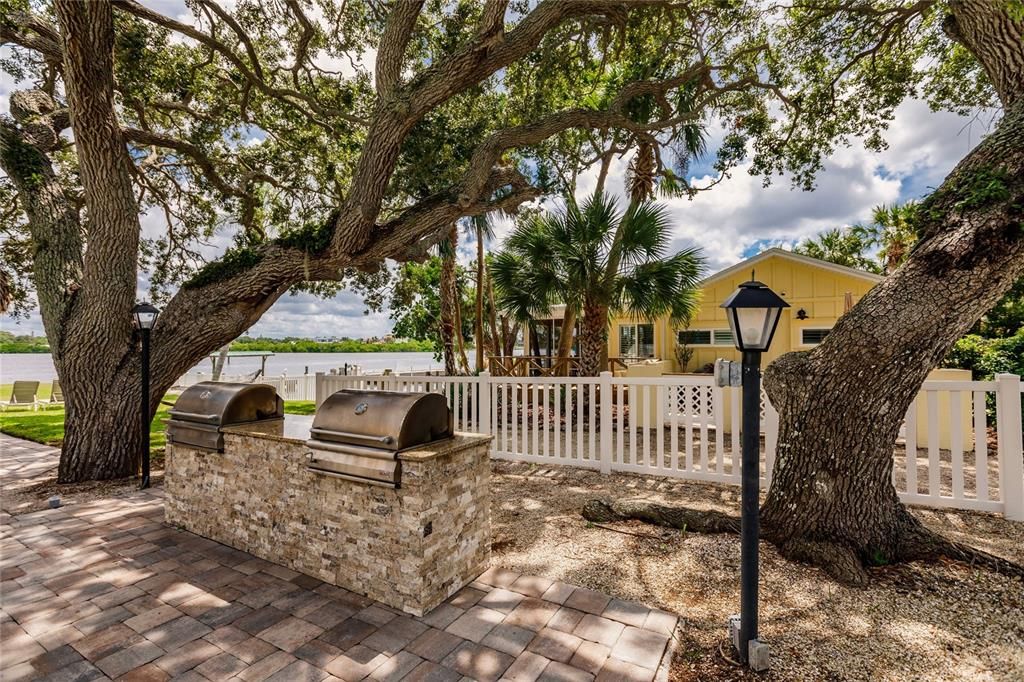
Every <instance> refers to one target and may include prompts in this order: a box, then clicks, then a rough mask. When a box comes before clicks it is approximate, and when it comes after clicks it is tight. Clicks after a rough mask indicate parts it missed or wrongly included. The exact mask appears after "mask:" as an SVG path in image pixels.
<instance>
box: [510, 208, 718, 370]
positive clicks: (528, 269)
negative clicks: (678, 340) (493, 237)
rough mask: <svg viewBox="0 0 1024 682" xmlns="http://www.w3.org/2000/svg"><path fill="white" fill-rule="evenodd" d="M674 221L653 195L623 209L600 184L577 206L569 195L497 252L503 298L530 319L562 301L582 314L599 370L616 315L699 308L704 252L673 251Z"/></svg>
mask: <svg viewBox="0 0 1024 682" xmlns="http://www.w3.org/2000/svg"><path fill="white" fill-rule="evenodd" d="M669 227H670V226H669V219H668V213H667V211H666V209H665V207H664V206H662V205H659V204H656V203H654V202H651V201H646V200H644V201H640V202H634V203H631V204H630V206H629V208H628V209H627V210H626V211H625V212H624V213H623V212H620V211H619V209H618V205H617V202H616V201H615V200H614V199H612V198H610V197H608V196H607V195H605V194H604V193H603V192H600V191H599V192H596V193H595V194H594V195H593V196H591V197H589V198H588V199H587V200H586V201H584V202H583V203H582V204H579V205H578V204H576V202H575V201H573V199H572V198H571V197H570V198H567V199H566V205H565V209H564V210H562V211H559V212H555V213H547V214H543V215H540V216H537V217H535V218H533V219H532V220H530V221H529V222H526V223H524V224H523V225H520V226H519V227H518V228H517V229H516V230H515V231H514V232H513V233H512V234H511V235H510V236H509V238H508V240H507V241H506V243H505V248H504V249H503V251H502V252H501V253H499V254H497V255H496V256H495V258H494V262H493V264H492V266H491V275H492V278H493V279H494V283H495V286H496V288H497V290H498V305H499V306H501V307H503V308H504V309H505V310H508V311H510V312H511V314H513V316H515V317H517V318H518V319H524V318H525V317H529V316H532V315H535V314H537V313H539V312H543V311H546V310H547V309H549V308H550V306H551V305H553V304H555V303H564V304H565V308H566V318H570V316H571V317H573V318H581V320H582V322H581V327H580V335H579V344H580V362H581V372H582V373H583V374H584V375H586V376H596V375H597V374H598V373H599V372H600V371H601V370H602V369H603V368H604V367H603V365H602V354H603V349H604V345H605V342H606V341H607V338H608V325H609V319H610V316H611V315H612V314H625V315H629V316H632V317H636V318H638V319H648V320H653V319H656V318H659V317H662V316H664V315H669V316H671V318H672V319H673V321H677V322H678V321H684V320H687V319H688V318H689V317H690V315H692V313H693V312H694V310H695V309H696V305H697V283H698V281H699V280H700V276H701V272H702V270H703V262H704V259H703V258H702V257H701V255H700V251H699V249H685V250H683V251H680V252H679V253H676V254H674V255H668V254H667V250H668V246H669V243H670V241H671V232H670V229H669ZM565 331H566V330H565V328H564V327H563V338H564V336H565ZM569 332H570V333H571V327H570V328H569Z"/></svg>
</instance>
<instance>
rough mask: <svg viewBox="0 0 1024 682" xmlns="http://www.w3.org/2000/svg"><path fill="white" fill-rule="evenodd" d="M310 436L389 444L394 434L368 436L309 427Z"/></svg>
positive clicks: (392, 440)
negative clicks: (326, 436)
mask: <svg viewBox="0 0 1024 682" xmlns="http://www.w3.org/2000/svg"><path fill="white" fill-rule="evenodd" d="M309 433H310V435H312V436H314V437H315V436H322V435H328V436H334V437H336V438H344V439H346V440H361V441H366V442H369V443H379V444H380V445H391V444H392V443H394V442H395V438H394V436H368V435H366V434H365V433H350V432H348V431H335V430H333V429H324V428H316V427H314V428H311V429H310V430H309Z"/></svg>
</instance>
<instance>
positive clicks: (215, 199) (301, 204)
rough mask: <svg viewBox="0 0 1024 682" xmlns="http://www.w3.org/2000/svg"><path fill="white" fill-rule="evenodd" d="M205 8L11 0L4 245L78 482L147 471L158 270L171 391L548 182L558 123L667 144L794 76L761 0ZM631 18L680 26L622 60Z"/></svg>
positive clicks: (299, 2)
mask: <svg viewBox="0 0 1024 682" xmlns="http://www.w3.org/2000/svg"><path fill="white" fill-rule="evenodd" d="M190 7H191V9H192V10H193V15H194V16H193V17H192V18H191V19H190V20H188V21H183V20H180V19H178V18H175V17H171V16H166V15H163V14H160V13H159V12H157V11H155V10H153V9H150V8H149V7H146V6H144V5H142V4H139V3H138V2H136V1H135V0H113V1H110V2H106V1H103V0H96V1H94V2H88V3H82V2H75V1H73V0H53V2H52V3H51V2H32V3H30V2H28V0H5V2H4V5H3V12H2V15H0V19H2V20H0V39H2V41H3V43H4V44H5V45H8V46H10V48H11V50H12V52H13V56H12V57H10V58H8V59H5V60H4V62H3V66H4V68H5V69H6V70H7V71H8V72H9V73H11V74H13V75H14V77H15V78H16V79H17V81H18V83H19V88H20V89H19V91H18V92H16V93H15V94H14V95H12V97H11V115H10V117H4V118H3V119H2V123H0V165H2V168H3V170H4V172H5V173H6V178H5V180H4V184H3V186H4V193H5V196H12V197H14V198H15V201H13V202H11V203H10V204H8V205H6V206H5V213H4V214H3V215H4V221H3V230H4V233H5V248H6V247H7V246H8V245H13V246H19V245H20V247H21V248H20V251H19V254H20V257H21V259H22V260H21V261H20V262H22V263H23V264H24V267H21V268H19V269H18V270H16V271H15V273H14V274H15V275H19V276H20V277H18V278H17V283H19V284H20V285H22V286H23V287H24V286H25V285H29V286H31V287H32V288H33V289H34V293H35V298H36V301H37V303H38V307H39V310H40V313H41V316H42V319H43V324H44V327H45V329H46V333H47V337H48V338H49V340H50V345H51V348H52V352H53V359H54V363H55V365H56V367H57V372H58V375H59V376H60V378H61V379H62V381H63V385H64V387H65V397H66V404H67V413H66V423H65V439H64V446H63V450H62V457H61V464H60V468H59V475H58V479H59V480H60V481H76V480H83V479H89V478H110V477H120V476H126V475H130V474H132V473H134V472H135V470H136V465H137V463H136V457H137V452H138V445H139V441H138V438H139V436H138V434H137V431H138V429H137V428H136V424H135V422H136V412H137V408H136V405H137V404H138V400H139V395H138V392H139V369H138V367H139V362H138V350H137V347H136V343H135V340H134V338H133V332H132V329H131V325H130V315H129V311H130V309H131V307H132V305H133V304H134V303H135V301H136V290H137V286H138V281H139V279H140V276H141V278H142V279H143V281H145V280H148V281H149V284H150V291H151V293H152V294H153V295H154V296H156V297H158V298H161V299H162V303H163V308H164V312H163V314H162V315H161V316H160V319H159V321H158V323H157V326H156V328H155V329H154V331H153V350H152V355H153V372H152V373H153V376H152V383H151V386H152V391H151V394H150V395H149V396H148V399H149V401H150V403H151V404H153V405H155V404H156V402H157V401H158V400H159V399H160V397H161V396H162V395H163V394H164V392H165V391H166V390H167V389H168V388H169V387H170V386H171V385H172V384H173V383H174V381H175V380H176V379H177V378H178V377H179V376H180V375H181V374H182V373H183V372H185V371H187V370H188V369H189V368H190V367H191V366H193V365H194V364H195V363H196V362H197V361H198V360H199V359H201V358H203V357H205V356H206V355H208V354H209V353H211V352H213V351H215V350H216V349H217V348H220V347H222V346H223V345H224V344H225V343H227V342H229V341H230V340H231V339H233V338H235V337H237V336H238V335H240V334H241V333H243V332H244V331H245V330H246V329H247V328H248V327H249V326H251V325H252V324H253V323H255V322H256V321H257V320H258V319H259V318H260V316H261V315H262V314H263V313H264V312H265V311H266V310H267V309H268V308H269V307H270V306H271V305H272V304H273V303H274V301H276V300H277V299H278V298H279V297H280V296H281V295H283V294H284V293H285V292H287V291H290V290H295V288H296V287H305V288H307V289H312V290H314V291H320V292H323V291H329V290H330V285H329V284H326V285H325V284H324V283H330V282H338V281H342V280H346V278H351V277H354V276H356V275H358V273H362V272H375V271H378V270H379V269H380V268H381V264H382V263H383V262H385V261H386V260H387V259H393V260H408V259H418V258H422V257H423V256H424V255H425V254H426V253H427V252H428V250H429V248H430V247H432V246H433V245H434V244H436V243H437V242H438V241H439V240H440V239H441V238H443V236H444V234H445V232H446V231H447V229H448V226H450V225H451V224H452V223H453V221H456V220H458V219H460V218H463V217H468V216H476V215H481V214H483V213H487V212H492V211H496V210H506V211H513V210H515V208H516V207H517V206H519V205H521V204H522V203H523V202H526V201H529V200H531V199H533V198H535V197H537V196H538V195H539V194H540V193H541V187H543V186H544V182H543V180H544V178H543V177H541V175H542V166H543V165H542V164H538V163H537V162H536V161H535V159H536V157H537V156H538V154H539V153H540V151H542V149H541V148H542V147H543V145H544V144H545V141H547V140H549V139H551V138H553V137H554V136H559V135H563V134H569V133H570V131H580V132H581V134H582V133H585V132H586V131H595V130H596V131H606V130H622V131H627V132H628V133H629V134H631V135H633V136H637V137H643V138H644V139H647V140H648V141H649V142H651V143H652V144H653V143H655V142H656V141H657V136H658V135H662V134H665V135H671V134H672V131H674V130H675V129H676V127H678V126H680V125H685V124H687V123H691V122H693V121H694V120H695V119H696V118H697V117H698V116H699V115H702V114H703V113H708V112H711V111H713V110H714V111H716V112H719V113H720V114H721V115H723V116H726V117H727V118H728V119H729V120H730V121H731V123H729V125H728V126H727V127H728V128H729V129H730V130H733V129H736V130H739V128H740V122H746V123H743V125H745V126H748V127H749V122H751V121H761V122H765V121H767V120H768V107H769V100H770V99H772V98H777V94H778V90H777V88H776V86H774V85H773V84H772V83H770V82H769V81H768V79H767V77H766V76H767V75H768V72H767V71H766V70H764V69H761V68H760V67H761V66H763V61H764V60H763V55H764V54H765V52H766V50H767V49H768V46H767V45H766V43H765V42H764V40H763V33H764V27H763V25H762V23H761V22H762V19H761V16H760V14H759V12H758V11H757V8H755V7H752V6H748V5H745V4H742V3H738V4H736V5H734V6H733V5H730V4H729V3H725V4H722V3H710V4H707V5H706V6H705V5H702V4H692V5H690V4H683V3H671V2H664V1H655V0H637V1H635V2H629V3H623V2H621V1H618V2H616V1H611V0H582V1H573V2H567V1H554V0H548V1H546V2H540V3H533V2H525V1H522V2H518V1H517V2H508V0H504V1H503V0H487V1H485V2H458V3H436V2H431V3H425V2H423V1H416V0H404V1H402V2H391V3H383V2H378V1H376V0H366V1H364V2H352V1H348V2H319V3H317V4H316V5H313V4H311V3H307V2H304V1H303V0H286V1H285V2H270V1H269V0H268V1H263V0H242V1H240V2H239V3H237V4H236V5H235V7H234V8H233V9H230V10H229V9H226V8H225V7H224V6H222V5H221V4H219V3H217V2H214V1H213V0H196V2H194V3H191V4H190ZM633 36H640V38H637V39H643V40H646V41H647V42H648V43H649V44H650V45H660V46H661V47H662V48H664V49H663V51H662V52H657V51H654V50H652V51H650V54H651V57H652V59H651V64H650V68H648V69H646V70H635V71H632V72H629V73H621V72H620V70H619V69H618V65H619V63H620V61H621V59H620V58H621V55H622V53H621V52H620V48H621V47H622V46H623V45H624V44H625V42H624V41H627V40H632V39H633V38H632V37H633ZM572 55H576V57H578V58H579V60H580V63H585V64H586V65H587V66H588V70H587V73H578V74H577V75H578V76H580V80H581V81H582V84H581V85H579V86H574V88H573V89H571V90H566V91H565V95H566V96H565V97H564V98H561V99H557V100H555V99H550V98H544V97H541V98H539V99H537V100H536V101H534V100H532V99H531V94H530V93H531V88H533V87H534V86H532V85H531V81H530V79H529V77H528V73H529V71H530V70H531V69H534V70H535V69H536V68H537V65H538V64H545V65H547V64H554V65H559V64H561V65H562V66H563V68H564V69H566V70H567V69H568V68H570V67H571V66H572V65H573V64H572V63H570V62H569V61H567V60H570V57H571V56H572ZM545 68H547V66H545ZM762 76H765V77H764V78H763V77H762ZM580 88H583V89H584V90H585V91H586V93H585V94H586V95H587V96H586V97H583V96H580V92H579V90H580ZM684 90H685V93H686V100H687V102H689V105H688V107H687V108H686V109H685V110H683V109H681V108H680V100H681V93H682V92H683V91H684ZM638 102H649V103H652V104H649V105H648V106H646V107H644V109H646V110H647V111H648V112H649V114H648V115H646V116H644V115H638V114H637V107H636V106H635V105H636V104H637V103H638ZM694 112H698V113H694ZM745 130H746V129H744V131H745ZM748 133H749V134H751V135H753V134H756V133H757V129H756V126H755V127H754V128H752V130H751V131H746V132H743V133H742V134H748ZM531 159H533V160H532V161H531ZM143 225H145V229H143ZM225 236H229V238H230V240H231V245H230V248H228V249H227V250H226V251H225V250H223V247H221V249H220V251H219V252H218V249H216V248H215V247H214V245H213V244H211V243H210V242H211V241H212V240H214V239H218V240H219V241H220V243H221V244H223V242H224V237H225Z"/></svg>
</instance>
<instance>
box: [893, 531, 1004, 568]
mask: <svg viewBox="0 0 1024 682" xmlns="http://www.w3.org/2000/svg"><path fill="white" fill-rule="evenodd" d="M898 558H899V560H900V561H929V560H935V559H940V558H946V559H952V560H954V561H961V562H963V563H965V564H970V565H971V566H972V567H973V566H981V567H982V568H987V569H988V570H990V571H992V572H993V573H999V574H1002V575H1008V576H1014V577H1017V578H1024V565H1021V564H1019V563H1017V562H1015V561H1011V560H1009V559H1005V558H1003V557H1001V556H996V555H995V554H989V553H988V552H986V551H985V550H982V549H978V548H976V547H971V546H970V545H965V544H963V543H960V542H955V541H953V540H949V539H948V538H944V537H942V536H941V535H939V534H938V533H934V532H932V531H930V530H928V529H927V528H924V527H921V528H918V529H916V530H915V532H913V533H910V534H908V535H907V536H906V537H904V538H902V542H901V547H900V556H899V557H898Z"/></svg>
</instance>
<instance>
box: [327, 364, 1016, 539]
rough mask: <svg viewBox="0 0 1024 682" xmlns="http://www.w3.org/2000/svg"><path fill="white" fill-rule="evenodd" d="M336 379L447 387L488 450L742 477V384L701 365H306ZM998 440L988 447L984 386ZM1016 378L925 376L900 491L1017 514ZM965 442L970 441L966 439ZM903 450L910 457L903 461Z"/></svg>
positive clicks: (462, 423)
mask: <svg viewBox="0 0 1024 682" xmlns="http://www.w3.org/2000/svg"><path fill="white" fill-rule="evenodd" d="M343 388H365V389H383V390H395V391H416V392H420V391H432V392H436V393H441V394H443V395H445V396H446V397H447V399H448V403H449V405H450V406H451V408H452V411H453V414H454V418H455V428H456V429H457V430H460V431H476V432H480V433H488V434H491V435H492V436H494V441H493V444H492V449H491V456H492V457H494V458H496V459H507V460H513V461H518V462H531V463H535V464H551V465H567V466H577V467H586V468H591V469H596V470H599V471H601V472H603V473H610V472H612V471H625V472H632V473H640V474H653V475H657V476H672V477H676V478H685V479H692V480H698V481H712V482H719V483H732V484H738V483H739V480H740V430H739V428H738V427H737V428H733V425H739V424H740V423H741V421H742V420H741V412H740V390H739V389H733V388H720V387H718V386H715V385H714V382H713V379H712V378H711V377H710V376H708V377H703V376H693V375H690V376H663V377H633V378H626V377H613V376H612V375H611V374H610V373H608V372H605V373H603V374H602V375H601V376H600V377H504V376H495V377H492V376H490V375H488V374H487V373H486V372H484V373H482V374H480V375H479V376H396V375H372V376H371V375H363V376H343V375H327V374H318V375H316V391H315V399H316V403H317V405H319V404H320V403H321V402H323V400H324V399H325V398H326V397H327V396H328V395H330V394H331V393H334V392H335V391H337V390H340V389H343ZM989 394H994V396H995V405H996V414H997V421H998V427H997V429H998V431H997V432H998V447H997V450H996V453H995V455H994V456H992V455H991V454H990V453H989V451H988V435H989V434H988V428H987V427H988V421H987V415H986V397H987V396H988V395H989ZM1020 404H1021V385H1020V378H1019V377H1016V376H1014V375H999V376H998V377H997V378H996V380H995V381H987V382H986V381H929V382H925V384H924V386H923V388H922V391H921V394H920V395H919V396H918V398H917V399H916V400H915V402H914V404H913V405H912V406H911V408H910V410H908V413H907V420H906V424H905V427H904V429H903V435H902V436H901V438H900V440H898V441H897V443H896V444H895V452H894V467H893V484H894V485H895V486H896V488H897V492H898V493H899V495H900V497H901V498H902V499H904V500H905V501H906V502H908V503H912V504H921V505H926V506H930V507H953V508H959V509H977V510H981V511H992V512H1002V513H1003V514H1004V515H1006V517H1007V518H1012V519H1020V520H1024V456H1022V451H1021V449H1022V445H1021V407H1020ZM762 409H763V412H764V418H763V420H762V434H761V435H762V454H761V458H762V465H761V481H762V486H764V487H767V486H768V485H770V484H771V474H772V467H773V465H774V460H775V451H776V446H777V442H778V424H779V416H778V413H777V412H776V411H775V409H774V408H773V407H772V405H771V403H770V402H769V401H768V400H767V398H765V397H762ZM968 442H969V444H970V446H971V447H969V448H968V447H966V444H967V443H968ZM908 462H909V465H908Z"/></svg>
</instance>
